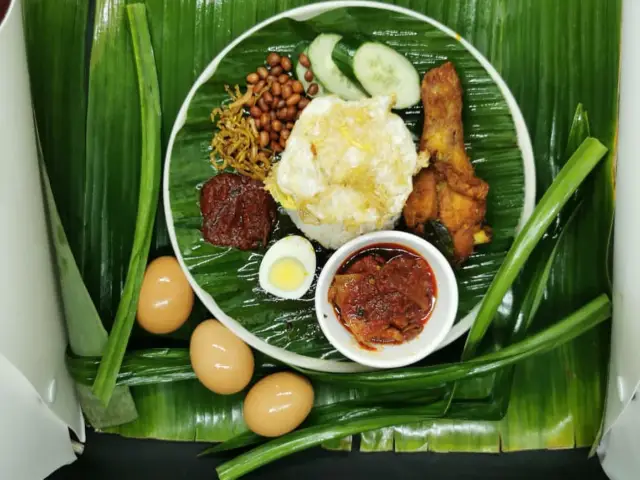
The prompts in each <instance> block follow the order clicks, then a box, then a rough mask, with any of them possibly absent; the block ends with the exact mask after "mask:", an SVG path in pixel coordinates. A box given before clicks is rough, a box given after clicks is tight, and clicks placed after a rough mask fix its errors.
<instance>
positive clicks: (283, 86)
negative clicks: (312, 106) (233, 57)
mask: <svg viewBox="0 0 640 480" xmlns="http://www.w3.org/2000/svg"><path fill="white" fill-rule="evenodd" d="M299 61H300V63H301V64H302V65H304V66H305V67H306V68H307V69H308V68H309V67H310V66H311V62H309V58H308V57H307V56H306V55H305V54H304V53H301V54H300V57H299ZM292 68H293V65H292V63H291V59H290V58H289V57H287V56H285V55H282V56H281V55H279V54H278V53H276V52H271V53H269V55H268V56H267V62H266V66H260V67H258V68H257V69H256V71H255V72H252V73H250V74H249V75H247V83H248V84H249V85H250V86H251V88H252V90H253V93H254V95H253V97H251V100H250V101H249V113H250V115H251V117H252V118H253V121H254V123H255V126H256V129H257V130H258V135H259V141H260V147H261V148H270V149H271V150H272V151H273V152H274V153H279V152H282V151H283V150H284V147H285V146H286V145H287V140H288V138H289V135H291V129H292V128H293V125H294V123H295V121H296V120H297V119H298V118H299V117H300V114H301V113H302V110H304V108H305V107H306V106H307V105H308V104H309V102H310V101H311V100H310V99H309V97H312V96H313V95H315V94H317V93H318V84H316V83H311V84H310V85H309V87H308V88H307V91H306V92H305V91H304V86H303V85H302V83H300V82H299V81H298V80H295V79H294V78H293V77H292V75H291V69H292ZM305 80H306V81H308V82H311V81H313V72H312V71H311V70H308V71H307V73H306V74H305Z"/></svg>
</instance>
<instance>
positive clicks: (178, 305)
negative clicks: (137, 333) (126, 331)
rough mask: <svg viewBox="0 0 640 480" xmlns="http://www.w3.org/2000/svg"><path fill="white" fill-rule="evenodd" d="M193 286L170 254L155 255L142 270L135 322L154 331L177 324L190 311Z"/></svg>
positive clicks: (164, 329) (178, 324)
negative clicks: (164, 255)
mask: <svg viewBox="0 0 640 480" xmlns="http://www.w3.org/2000/svg"><path fill="white" fill-rule="evenodd" d="M192 308H193V290H192V289H191V286H190V285H189V281H188V280H187V277H186V276H185V274H184V272H183V271H182V269H181V268H180V264H179V263H178V261H177V260H176V259H175V258H174V257H159V258H156V259H155V260H154V261H152V262H151V263H150V264H149V266H148V267H147V270H146V272H145V274H144V278H143V280H142V286H141V287H140V297H139V298H138V311H137V315H136V317H137V319H138V323H139V324H140V326H141V327H142V328H144V329H145V330H146V331H148V332H151V333H155V334H164V333H170V332H173V331H175V330H177V329H178V328H180V327H181V326H182V325H183V324H184V322H186V320H187V318H189V315H190V314H191V309H192Z"/></svg>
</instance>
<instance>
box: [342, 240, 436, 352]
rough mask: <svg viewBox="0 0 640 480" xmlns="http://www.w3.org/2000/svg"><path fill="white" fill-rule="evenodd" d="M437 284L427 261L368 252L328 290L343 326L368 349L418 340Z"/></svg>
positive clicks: (394, 248) (388, 251)
mask: <svg viewBox="0 0 640 480" xmlns="http://www.w3.org/2000/svg"><path fill="white" fill-rule="evenodd" d="M436 295H437V289H436V281H435V277H434V275H433V271H432V270H431V267H430V266H429V264H428V263H427V261H426V260H425V259H424V258H422V257H420V256H419V255H417V254H416V253H414V252H413V251H411V250H409V249H407V248H405V247H402V246H400V245H390V244H381V245H374V246H370V247H367V248H366V249H364V250H361V251H360V252H357V253H356V254H355V255H353V256H352V257H350V258H349V259H348V260H347V261H346V262H345V263H344V264H343V265H342V267H340V269H339V270H338V273H337V274H336V276H335V277H334V279H333V283H332V285H331V288H330V289H329V302H330V303H331V304H333V306H334V308H335V309H336V312H337V314H338V317H339V318H340V321H341V322H342V324H343V325H344V326H345V327H346V328H347V329H348V330H349V331H350V332H351V333H352V334H353V336H354V337H355V338H356V340H358V342H359V343H360V344H361V345H363V346H364V347H367V346H369V345H370V344H374V343H378V344H389V343H391V344H400V343H404V342H407V341H409V340H411V339H413V338H415V337H416V336H417V335H418V334H419V333H420V332H421V331H422V329H423V328H424V325H425V323H426V321H427V320H428V319H429V316H430V315H431V311H432V310H433V306H434V304H435V300H436Z"/></svg>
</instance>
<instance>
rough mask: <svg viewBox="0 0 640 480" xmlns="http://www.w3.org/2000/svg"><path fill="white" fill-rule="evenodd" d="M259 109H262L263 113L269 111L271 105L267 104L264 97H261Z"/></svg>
mask: <svg viewBox="0 0 640 480" xmlns="http://www.w3.org/2000/svg"><path fill="white" fill-rule="evenodd" d="M258 107H260V110H262V111H263V112H268V111H269V105H267V102H265V101H264V98H262V97H260V99H259V100H258Z"/></svg>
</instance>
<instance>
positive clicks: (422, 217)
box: [403, 168, 438, 233]
mask: <svg viewBox="0 0 640 480" xmlns="http://www.w3.org/2000/svg"><path fill="white" fill-rule="evenodd" d="M436 187H437V181H436V172H435V170H434V169H433V168H423V169H422V170H421V171H420V172H419V173H418V175H416V176H415V177H413V191H412V192H411V195H409V198H408V199H407V203H405V204H404V209H403V215H404V220H405V222H406V224H407V225H408V226H409V227H411V228H414V229H416V230H422V229H423V228H424V227H423V224H424V222H426V221H428V220H434V219H436V218H438V193H437V190H436ZM418 233H422V231H419V232H418Z"/></svg>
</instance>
